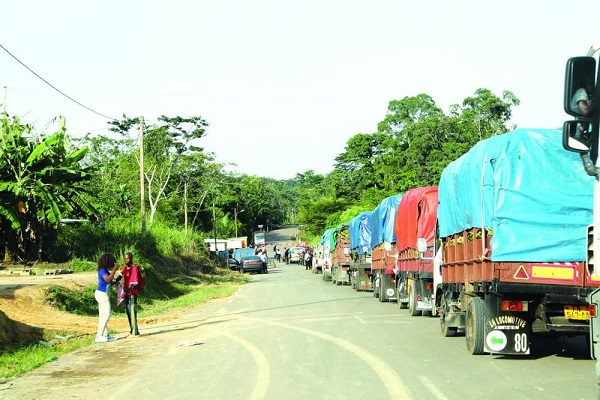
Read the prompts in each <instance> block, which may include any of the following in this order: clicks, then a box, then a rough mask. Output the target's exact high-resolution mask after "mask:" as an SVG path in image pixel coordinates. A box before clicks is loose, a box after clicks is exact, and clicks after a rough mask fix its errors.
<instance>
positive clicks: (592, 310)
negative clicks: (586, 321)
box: [590, 304, 598, 317]
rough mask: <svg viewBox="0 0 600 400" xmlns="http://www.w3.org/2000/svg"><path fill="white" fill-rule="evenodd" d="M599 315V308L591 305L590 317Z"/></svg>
mask: <svg viewBox="0 0 600 400" xmlns="http://www.w3.org/2000/svg"><path fill="white" fill-rule="evenodd" d="M597 315H598V310H597V306H596V305H595V304H590V317H595V316H597Z"/></svg>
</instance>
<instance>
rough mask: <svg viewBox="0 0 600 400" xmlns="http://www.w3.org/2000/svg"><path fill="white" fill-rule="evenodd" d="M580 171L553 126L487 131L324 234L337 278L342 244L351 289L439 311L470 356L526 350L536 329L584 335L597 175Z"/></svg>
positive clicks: (415, 311) (593, 281)
mask: <svg viewBox="0 0 600 400" xmlns="http://www.w3.org/2000/svg"><path fill="white" fill-rule="evenodd" d="M583 170H584V166H583V165H582V163H581V161H580V160H579V159H578V157H577V156H576V155H575V154H569V153H566V152H565V151H564V150H563V148H562V135H561V132H560V131H559V130H555V129H518V130H515V131H513V132H509V133H506V134H502V135H497V136H494V137H491V138H489V139H486V140H483V141H481V142H479V143H478V144H477V145H475V146H474V147H473V148H472V149H471V150H470V151H469V152H467V153H466V154H465V155H463V156H462V157H460V158H459V159H457V160H455V161H454V162H452V163H450V164H449V165H448V166H447V167H446V168H445V169H444V171H443V173H442V176H441V179H440V183H439V186H437V187H423V188H415V189H411V190H408V191H407V192H405V193H401V194H397V195H394V196H390V197H388V198H386V199H384V200H382V201H381V203H380V204H379V205H378V206H377V207H376V208H375V209H374V210H373V211H372V212H367V213H361V214H360V215H358V216H356V217H355V218H353V219H352V220H351V221H349V223H348V224H343V225H342V226H341V227H338V228H337V229H338V232H339V231H341V230H342V229H343V230H344V232H347V235H348V237H347V238H346V237H344V240H343V241H341V240H332V237H335V234H334V233H335V232H336V229H333V233H332V232H331V230H329V232H328V234H327V235H326V234H324V235H323V238H322V240H323V239H324V238H325V237H327V239H328V243H323V241H322V243H321V244H322V245H323V248H328V249H329V250H328V253H327V254H331V257H332V261H333V268H334V271H336V269H339V270H340V272H333V274H334V278H333V279H334V280H335V281H337V282H340V281H341V282H344V280H345V279H346V277H345V275H344V273H345V265H346V263H347V261H346V259H344V260H343V261H341V259H340V258H339V257H340V256H341V255H344V256H345V255H346V253H347V252H349V253H350V255H351V258H350V260H351V261H350V264H349V265H350V268H349V274H348V277H349V279H350V283H351V286H352V287H353V288H354V289H356V290H372V291H373V295H374V297H377V298H379V301H382V302H383V301H396V302H397V303H398V305H399V306H400V308H408V309H409V314H410V315H412V316H416V315H432V316H439V322H440V328H441V333H442V334H443V335H444V336H453V335H457V334H464V335H465V338H466V347H467V350H468V352H469V353H470V354H483V353H491V354H508V355H523V354H529V353H530V348H531V344H532V343H534V342H535V340H536V337H537V336H538V335H582V334H588V333H589V312H588V299H587V297H588V296H589V295H590V293H591V292H592V291H594V290H595V289H596V288H598V287H599V286H600V277H595V276H594V275H593V274H592V271H591V270H590V269H589V268H588V265H589V264H588V263H587V261H588V260H587V251H586V246H587V242H586V241H587V237H586V232H587V231H588V229H587V226H588V224H589V223H590V221H591V220H592V192H593V186H594V179H593V178H592V177H590V176H588V175H586V174H585V173H582V172H583ZM366 221H368V227H365V226H362V227H361V223H362V224H363V225H364V223H365V222H366ZM367 232H368V234H367ZM344 235H346V233H345V234H344ZM368 235H370V239H369V241H368V242H366V241H365V238H366V237H367V236H368ZM367 243H369V244H367ZM347 249H348V250H347ZM334 260H335V261H334ZM336 265H337V266H336ZM336 274H337V275H336Z"/></svg>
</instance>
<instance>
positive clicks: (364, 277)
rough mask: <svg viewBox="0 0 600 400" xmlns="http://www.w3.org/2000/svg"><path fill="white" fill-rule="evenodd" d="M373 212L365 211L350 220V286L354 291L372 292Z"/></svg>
mask: <svg viewBox="0 0 600 400" xmlns="http://www.w3.org/2000/svg"><path fill="white" fill-rule="evenodd" d="M372 215H373V211H364V212H362V213H360V214H358V215H357V216H356V217H354V218H352V220H350V223H349V224H348V232H349V234H350V254H351V258H352V263H351V264H350V284H351V286H352V288H353V289H354V290H356V291H357V292H360V291H372V290H373V280H372V278H371V216H372Z"/></svg>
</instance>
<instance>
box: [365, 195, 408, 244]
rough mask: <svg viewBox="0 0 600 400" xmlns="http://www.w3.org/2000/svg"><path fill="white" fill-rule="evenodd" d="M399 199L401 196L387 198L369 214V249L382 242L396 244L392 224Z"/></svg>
mask: <svg viewBox="0 0 600 400" xmlns="http://www.w3.org/2000/svg"><path fill="white" fill-rule="evenodd" d="M401 198H402V194H395V195H393V196H390V197H387V198H385V199H383V200H382V201H381V203H379V205H378V206H377V207H375V209H374V210H373V214H371V249H373V248H374V247H375V246H377V245H378V244H381V243H384V242H389V243H396V234H395V233H394V222H395V221H396V213H397V211H398V204H399V203H400V199H401Z"/></svg>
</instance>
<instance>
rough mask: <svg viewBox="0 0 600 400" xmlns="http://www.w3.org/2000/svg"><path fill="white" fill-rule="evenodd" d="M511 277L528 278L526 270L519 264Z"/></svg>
mask: <svg viewBox="0 0 600 400" xmlns="http://www.w3.org/2000/svg"><path fill="white" fill-rule="evenodd" d="M513 278H514V279H529V275H528V274H527V271H525V267H524V266H522V265H520V266H519V269H518V270H517V272H515V274H514V275H513Z"/></svg>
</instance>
